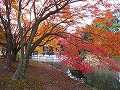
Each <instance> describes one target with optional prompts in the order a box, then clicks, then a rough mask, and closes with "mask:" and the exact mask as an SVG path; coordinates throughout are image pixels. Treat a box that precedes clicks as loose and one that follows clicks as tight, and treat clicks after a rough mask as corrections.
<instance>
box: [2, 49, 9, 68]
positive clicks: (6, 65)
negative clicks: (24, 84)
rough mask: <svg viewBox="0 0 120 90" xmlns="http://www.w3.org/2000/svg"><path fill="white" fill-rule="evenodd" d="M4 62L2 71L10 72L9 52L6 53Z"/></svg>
mask: <svg viewBox="0 0 120 90" xmlns="http://www.w3.org/2000/svg"><path fill="white" fill-rule="evenodd" d="M5 61H6V63H5V66H4V68H3V70H11V52H10V51H7V52H6V56H5Z"/></svg>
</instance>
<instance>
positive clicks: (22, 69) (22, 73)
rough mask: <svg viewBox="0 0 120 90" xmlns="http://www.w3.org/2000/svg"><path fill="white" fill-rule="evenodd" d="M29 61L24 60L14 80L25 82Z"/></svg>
mask: <svg viewBox="0 0 120 90" xmlns="http://www.w3.org/2000/svg"><path fill="white" fill-rule="evenodd" d="M26 65H27V59H25V58H24V59H22V61H21V62H20V64H19V66H18V68H17V70H16V71H15V73H14V75H13V77H12V80H23V79H24V78H25V71H26Z"/></svg>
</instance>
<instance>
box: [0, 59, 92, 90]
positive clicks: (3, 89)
mask: <svg viewBox="0 0 120 90" xmlns="http://www.w3.org/2000/svg"><path fill="white" fill-rule="evenodd" d="M0 62H1V63H0V90H92V89H91V87H89V86H88V85H86V84H85V83H79V84H78V82H77V81H75V80H73V79H71V78H70V77H68V76H67V75H66V74H65V73H64V72H63V71H64V68H62V69H56V68H54V67H52V66H50V65H48V64H43V63H39V62H30V63H29V66H28V68H27V71H26V79H25V80H22V81H19V80H15V81H13V80H11V77H12V75H13V72H14V71H15V69H16V67H17V65H18V61H15V62H14V63H12V66H13V67H12V68H13V70H12V71H13V72H11V71H3V70H2V69H3V66H4V61H3V60H0Z"/></svg>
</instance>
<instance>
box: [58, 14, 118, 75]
mask: <svg viewBox="0 0 120 90" xmlns="http://www.w3.org/2000/svg"><path fill="white" fill-rule="evenodd" d="M109 18H110V19H109ZM113 19H114V17H113V16H112V15H111V13H110V16H109V15H107V16H105V17H102V18H96V19H95V20H94V21H93V23H99V24H100V25H102V24H104V25H109V26H112V23H113V22H112V20H113ZM119 41H120V32H116V33H113V32H110V31H108V30H105V29H102V28H101V27H96V26H90V25H87V26H86V27H85V28H81V29H80V30H79V31H76V32H75V33H74V34H73V36H68V37H67V38H66V39H60V40H59V41H58V43H59V44H58V45H62V46H63V47H62V48H63V51H62V53H61V55H63V56H64V58H62V59H63V63H64V64H65V65H67V66H69V67H71V68H73V69H77V70H81V71H82V73H83V74H86V73H90V72H92V71H94V70H95V68H98V69H100V68H109V70H115V71H118V72H119V71H120V67H119V65H120V63H119V62H116V61H113V60H112V59H111V58H120V50H119V48H120V42H119ZM90 55H91V56H92V58H91V57H88V56H90ZM87 58H88V59H87ZM93 62H95V63H94V64H93Z"/></svg>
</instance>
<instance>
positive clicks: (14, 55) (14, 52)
mask: <svg viewBox="0 0 120 90" xmlns="http://www.w3.org/2000/svg"><path fill="white" fill-rule="evenodd" d="M16 57H17V52H16V51H13V52H12V61H16Z"/></svg>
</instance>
